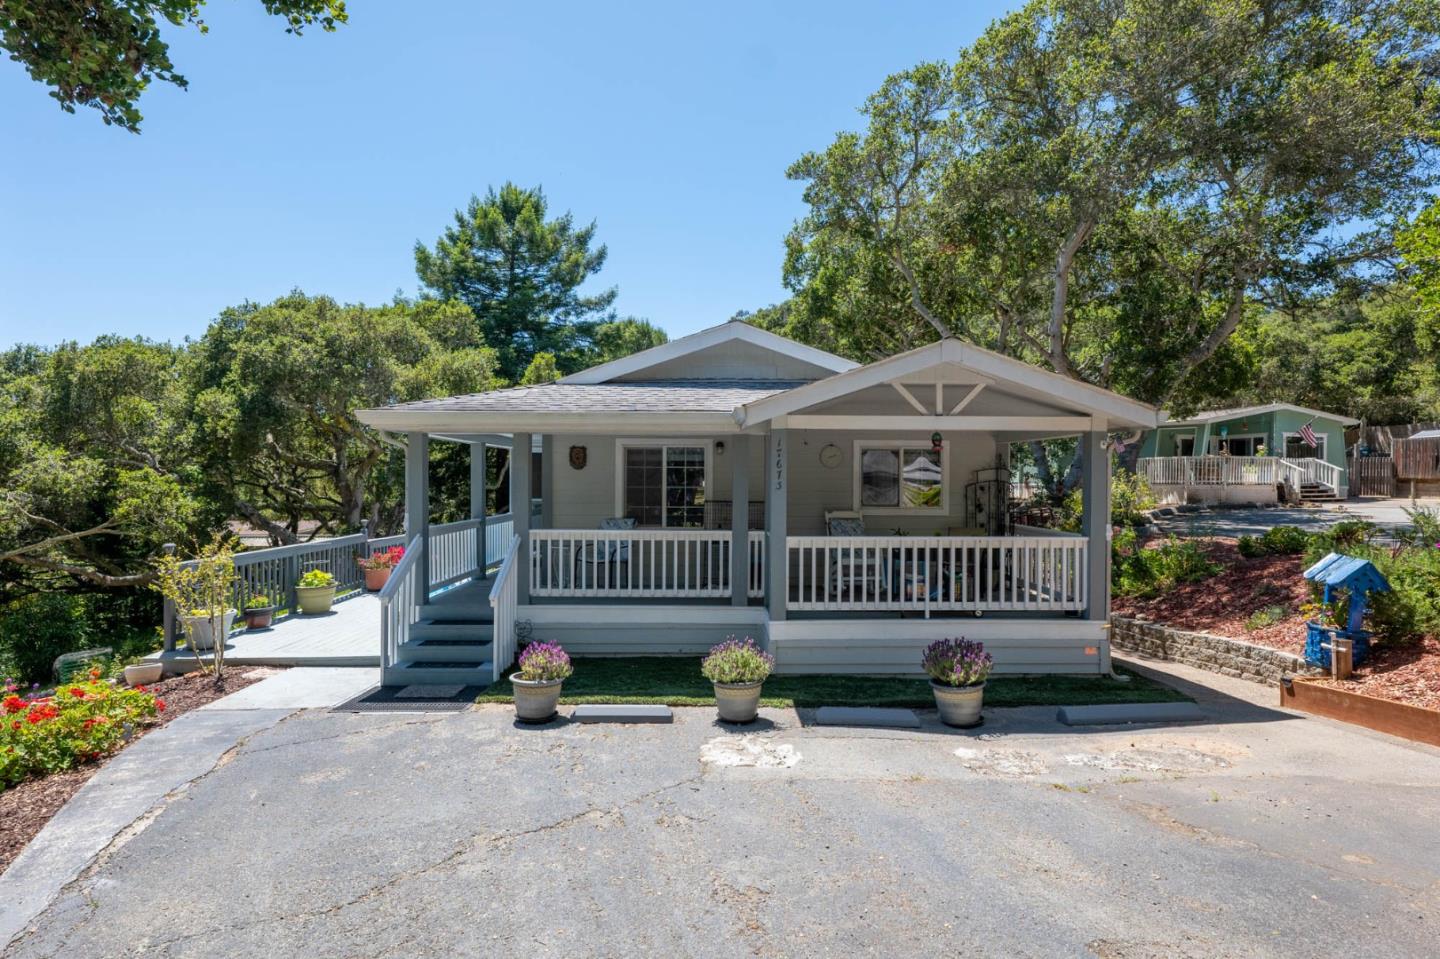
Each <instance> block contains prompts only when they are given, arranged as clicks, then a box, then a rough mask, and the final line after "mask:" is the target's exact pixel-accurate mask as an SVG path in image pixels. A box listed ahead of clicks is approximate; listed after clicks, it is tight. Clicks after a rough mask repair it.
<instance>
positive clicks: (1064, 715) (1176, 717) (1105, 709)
mask: <svg viewBox="0 0 1440 959" xmlns="http://www.w3.org/2000/svg"><path fill="white" fill-rule="evenodd" d="M1055 718H1056V719H1057V720H1058V721H1060V722H1062V723H1064V724H1065V725H1066V726H1116V725H1121V724H1124V723H1198V722H1203V721H1204V719H1205V714H1204V713H1202V712H1201V711H1200V707H1199V706H1196V705H1195V704H1194V703H1114V704H1110V705H1105V706H1061V707H1060V709H1059V711H1058V712H1056V714H1055Z"/></svg>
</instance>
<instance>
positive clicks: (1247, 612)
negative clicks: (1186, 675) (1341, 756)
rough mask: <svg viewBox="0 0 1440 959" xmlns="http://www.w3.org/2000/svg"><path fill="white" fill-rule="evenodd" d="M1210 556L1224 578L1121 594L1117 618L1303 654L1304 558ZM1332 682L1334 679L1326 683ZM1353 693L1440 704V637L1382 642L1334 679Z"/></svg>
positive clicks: (1216, 549) (1212, 549)
mask: <svg viewBox="0 0 1440 959" xmlns="http://www.w3.org/2000/svg"><path fill="white" fill-rule="evenodd" d="M1204 549H1205V552H1206V554H1207V555H1208V556H1209V557H1210V558H1211V559H1213V560H1214V561H1215V562H1217V563H1220V564H1221V565H1223V566H1224V570H1223V571H1222V572H1220V573H1219V574H1218V575H1216V576H1213V577H1211V578H1209V579H1206V580H1202V581H1200V582H1198V583H1180V584H1179V585H1177V586H1172V587H1170V588H1169V589H1166V590H1164V591H1162V592H1161V593H1160V594H1159V595H1157V596H1150V597H1146V598H1143V599H1142V598H1137V597H1133V596H1127V597H1117V598H1116V600H1115V602H1114V606H1113V608H1114V611H1115V614H1116V615H1118V616H1143V617H1145V618H1146V619H1149V620H1151V621H1152V622H1156V623H1161V624H1163V625H1166V626H1173V627H1175V628H1176V629H1187V630H1193V631H1195V632H1201V633H1212V634H1214V635H1216V636H1226V637H1229V638H1231V639H1241V640H1245V641H1246V642H1251V643H1256V644H1258V645H1261V646H1268V647H1270V648H1271V649H1281V650H1285V651H1286V652H1290V653H1297V654H1298V653H1300V652H1301V651H1302V650H1303V649H1304V648H1305V617H1303V616H1301V615H1300V612H1299V610H1300V606H1301V604H1302V603H1306V602H1309V601H1310V599H1311V592H1310V584H1309V583H1307V582H1305V580H1304V579H1302V578H1301V575H1300V574H1301V573H1302V572H1304V569H1305V564H1304V561H1303V560H1302V559H1301V558H1300V557H1299V556H1260V557H1256V558H1253V559H1247V558H1246V557H1244V556H1241V555H1240V552H1239V550H1238V549H1237V548H1236V546H1235V540H1233V539H1219V538H1217V539H1213V540H1208V541H1206V542H1205V544H1204ZM1271 606H1283V607H1284V608H1285V610H1286V615H1285V616H1284V617H1283V618H1282V619H1280V620H1279V621H1278V622H1276V623H1274V624H1272V625H1269V626H1264V627H1261V628H1258V629H1251V628H1249V626H1247V625H1246V624H1247V623H1248V621H1249V620H1250V617H1251V616H1252V615H1254V614H1255V613H1257V612H1259V611H1261V610H1264V609H1267V608H1268V607H1271ZM1325 682H1327V683H1332V684H1334V683H1333V681H1332V680H1325ZM1334 685H1338V686H1339V688H1342V689H1347V690H1350V691H1351V692H1358V693H1364V694H1366V695H1368V696H1378V697H1379V698H1381V699H1392V700H1396V701H1398V702H1402V703H1409V704H1411V705H1412V706H1424V707H1427V708H1430V709H1440V637H1434V636H1431V637H1426V638H1425V639H1422V640H1420V641H1418V642H1415V643H1408V644H1405V645H1396V644H1392V643H1384V642H1378V643H1376V644H1375V645H1374V646H1372V647H1371V652H1370V657H1369V658H1368V659H1367V660H1366V661H1365V662H1364V663H1363V664H1362V665H1361V666H1359V667H1357V668H1356V670H1355V672H1354V674H1353V675H1352V677H1351V678H1350V679H1348V680H1346V681H1345V682H1343V683H1338V684H1334Z"/></svg>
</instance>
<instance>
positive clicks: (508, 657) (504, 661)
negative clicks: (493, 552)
mask: <svg viewBox="0 0 1440 959" xmlns="http://www.w3.org/2000/svg"><path fill="white" fill-rule="evenodd" d="M519 555H520V537H518V536H512V537H510V546H509V548H507V549H506V550H505V558H504V559H503V560H501V562H500V569H499V571H498V572H497V573H496V574H495V584H494V585H493V586H491V587H490V609H491V610H493V612H494V615H493V617H492V625H493V627H494V634H493V636H492V638H491V641H490V665H491V668H492V676H493V681H494V682H497V683H498V682H499V681H500V678H501V677H502V676H504V675H505V670H507V669H509V668H510V664H511V663H513V662H515V608H516V602H517V597H518V591H517V588H516V574H515V563H516V557H518V556H519Z"/></svg>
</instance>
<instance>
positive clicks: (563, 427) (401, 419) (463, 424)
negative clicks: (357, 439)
mask: <svg viewBox="0 0 1440 959" xmlns="http://www.w3.org/2000/svg"><path fill="white" fill-rule="evenodd" d="M355 415H356V418H357V419H359V420H360V422H362V423H364V424H365V425H366V426H372V427H374V428H376V429H382V430H389V431H391V432H395V433H445V434H449V435H454V434H464V433H615V432H622V431H623V432H670V433H674V432H682V433H684V432H701V433H735V432H738V431H739V427H738V426H737V425H736V423H735V418H734V417H733V416H732V415H731V414H729V413H716V412H709V413H703V412H690V413H685V412H668V413H626V412H623V411H616V410H605V411H600V412H593V413H543V412H530V413H524V412H481V411H474V410H470V411H466V410H395V409H378V410H359V411H357V412H356V414H355Z"/></svg>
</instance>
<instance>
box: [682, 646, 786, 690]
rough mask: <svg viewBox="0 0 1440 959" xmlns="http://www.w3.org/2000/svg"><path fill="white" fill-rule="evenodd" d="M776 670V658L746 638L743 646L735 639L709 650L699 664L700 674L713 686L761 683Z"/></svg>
mask: <svg viewBox="0 0 1440 959" xmlns="http://www.w3.org/2000/svg"><path fill="white" fill-rule="evenodd" d="M774 668H775V657H774V656H771V655H770V654H769V653H767V652H765V651H764V650H763V649H761V648H760V647H759V646H756V645H755V640H753V639H751V638H750V637H749V636H746V637H745V641H744V642H743V643H742V642H740V641H739V640H737V639H736V638H735V637H734V636H731V637H730V638H729V639H727V640H725V642H723V643H720V644H718V645H715V646H712V647H710V652H709V653H708V654H707V655H706V656H705V658H704V659H702V660H701V661H700V672H701V674H702V675H704V677H705V678H706V679H708V680H710V682H712V683H762V682H764V681H765V679H766V678H767V677H768V676H769V675H770V671H771V670H772V669H774Z"/></svg>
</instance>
